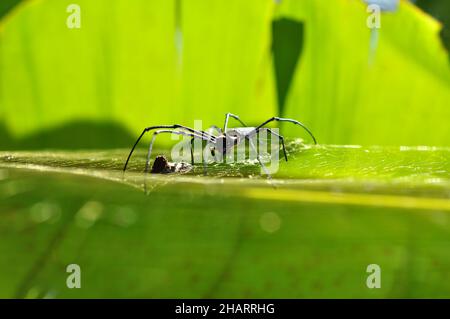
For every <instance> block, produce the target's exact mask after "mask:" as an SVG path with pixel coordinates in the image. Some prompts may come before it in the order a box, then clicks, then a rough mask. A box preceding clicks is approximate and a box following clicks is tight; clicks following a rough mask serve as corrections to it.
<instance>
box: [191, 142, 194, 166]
mask: <svg viewBox="0 0 450 319" xmlns="http://www.w3.org/2000/svg"><path fill="white" fill-rule="evenodd" d="M191 164H192V165H194V138H191Z"/></svg>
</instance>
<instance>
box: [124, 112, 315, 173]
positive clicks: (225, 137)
mask: <svg viewBox="0 0 450 319" xmlns="http://www.w3.org/2000/svg"><path fill="white" fill-rule="evenodd" d="M230 117H231V118H234V119H235V120H237V121H238V122H239V123H241V124H242V125H243V127H236V128H228V121H229V119H230ZM273 121H278V122H290V123H293V124H296V125H299V126H301V127H302V128H304V129H305V130H306V131H307V132H308V134H309V135H310V136H311V138H312V140H313V141H314V144H317V141H316V138H315V137H314V135H313V134H312V133H311V131H310V130H309V129H308V128H307V127H306V126H305V125H304V124H302V123H300V122H299V121H297V120H293V119H288V118H281V117H271V118H270V119H268V120H266V121H264V122H263V123H261V124H260V125H259V126H256V127H249V126H247V125H246V124H245V123H244V122H243V121H242V120H241V119H240V118H239V116H237V115H234V114H232V113H227V114H225V123H224V126H223V130H222V129H221V128H219V127H217V126H215V125H213V126H212V127H211V128H212V129H215V130H216V131H217V132H218V134H217V135H213V134H211V133H209V132H206V131H202V130H195V129H192V128H190V127H187V126H184V125H180V124H174V125H157V126H150V127H146V128H145V129H144V130H143V131H142V133H141V135H139V137H138V139H137V140H136V142H135V143H134V145H133V148H132V149H131V151H130V154H129V155H128V158H127V160H126V162H125V166H124V167H123V170H124V171H125V170H126V169H127V165H128V162H129V161H130V158H131V155H132V154H133V151H134V149H135V148H136V146H137V145H138V143H139V141H140V140H141V138H142V137H143V136H144V134H145V133H147V132H149V131H152V130H156V131H155V132H154V133H153V137H152V140H151V142H150V146H149V148H148V153H147V161H146V164H145V172H146V173H147V172H148V170H149V167H150V157H151V153H152V148H153V143H154V142H155V139H156V136H158V134H161V133H172V134H177V135H183V136H190V137H191V162H192V164H194V154H193V147H192V143H193V141H194V139H196V138H197V139H201V140H203V141H206V142H208V143H210V144H211V145H212V147H211V155H212V156H215V153H216V152H219V153H221V154H222V155H226V154H227V153H228V152H229V151H231V149H233V147H235V146H236V145H238V144H240V143H241V142H242V141H245V140H248V141H249V144H250V147H251V148H252V149H253V150H254V151H256V148H255V145H254V144H253V142H252V140H251V139H250V138H251V137H252V136H254V135H255V134H257V133H258V132H260V131H261V130H267V131H268V132H269V133H271V134H272V135H273V136H276V137H278V138H279V140H280V141H281V145H282V148H283V154H284V158H285V160H286V161H287V160H288V158H287V155H286V147H285V145H284V137H283V136H281V135H279V134H277V133H276V132H274V131H273V130H271V129H270V128H267V127H264V126H265V125H267V124H269V123H270V122H273ZM257 160H258V162H259V164H260V165H261V166H262V167H263V169H264V168H265V167H264V164H263V163H262V161H261V159H260V157H259V155H257ZM268 175H269V174H268ZM269 176H270V175H269Z"/></svg>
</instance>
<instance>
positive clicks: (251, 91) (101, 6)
mask: <svg viewBox="0 0 450 319" xmlns="http://www.w3.org/2000/svg"><path fill="white" fill-rule="evenodd" d="M70 3H72V1H68V0H64V1H60V0H57V1H54V0H53V1H52V0H48V1H39V2H29V3H27V4H26V5H24V6H23V7H22V8H21V10H18V11H17V12H16V13H15V15H14V17H12V18H11V19H7V20H6V21H5V22H4V23H3V24H0V30H1V31H0V32H1V33H0V69H1V70H2V72H1V73H0V105H1V106H2V107H1V110H0V119H1V120H2V121H3V123H4V125H5V126H6V131H7V132H9V134H10V136H11V138H12V139H14V138H15V139H17V138H25V137H27V136H29V135H30V134H32V133H35V132H39V131H41V130H43V129H48V128H55V127H59V126H61V125H62V124H67V123H70V122H73V121H89V122H109V123H117V124H118V125H120V126H125V127H126V128H127V129H129V131H130V132H133V135H135V134H137V132H138V131H140V130H142V129H143V128H144V127H146V126H148V125H152V124H153V125H156V124H161V123H165V124H173V123H177V122H180V123H184V124H187V125H190V126H192V125H193V124H194V123H193V120H194V119H202V120H203V121H204V124H203V125H204V127H206V126H208V125H211V124H213V123H214V124H219V125H221V124H222V123H223V120H224V114H225V113H226V112H236V113H239V114H241V116H243V117H246V118H249V119H251V121H254V122H258V121H263V120H265V119H266V118H267V117H268V116H271V115H273V114H275V110H276V103H275V97H274V90H273V88H272V85H271V84H272V83H271V82H270V81H269V80H268V79H269V77H267V76H266V74H267V73H268V72H270V67H271V63H270V59H269V58H270V56H269V55H268V52H269V51H268V50H269V47H270V37H269V32H270V19H271V15H272V11H273V3H272V2H270V1H258V0H252V1H240V0H234V1H220V2H204V1H189V2H185V1H156V0H154V1H147V0H145V1H144V0H141V1H133V2H132V3H130V2H129V1H124V0H123V1H122V0H120V1H106V0H105V1H78V2H77V4H79V6H80V8H81V28H80V29H69V28H68V27H67V26H66V19H67V17H68V16H69V13H67V12H66V8H67V6H68V5H69V4H70ZM177 6H178V7H177ZM237 74H239V76H238V77H236V75H237ZM256 108H257V109H258V112H257V113H255V112H254V111H253V110H255V109H256ZM24 114H26V116H23V115H24ZM106 137H107V135H106ZM69 138H71V137H69V136H67V139H69ZM66 144H68V143H66ZM44 146H45V144H44ZM62 146H63V145H60V147H62Z"/></svg>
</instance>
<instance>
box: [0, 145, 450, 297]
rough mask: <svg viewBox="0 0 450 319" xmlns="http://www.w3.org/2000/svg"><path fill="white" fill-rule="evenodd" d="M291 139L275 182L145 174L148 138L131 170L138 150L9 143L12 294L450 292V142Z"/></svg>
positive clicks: (233, 172)
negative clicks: (69, 282)
mask: <svg viewBox="0 0 450 319" xmlns="http://www.w3.org/2000/svg"><path fill="white" fill-rule="evenodd" d="M288 151H289V162H287V163H286V162H283V161H280V171H279V172H278V173H277V174H275V175H274V178H273V181H272V183H270V182H269V180H268V179H267V178H266V177H259V173H260V169H259V166H258V165H255V164H250V163H247V164H241V165H235V166H229V165H227V166H224V165H212V166H210V167H209V168H208V174H209V177H205V176H203V168H202V165H199V166H200V167H198V168H197V167H196V168H195V169H194V170H193V171H191V172H190V173H189V174H169V175H160V174H157V175H154V174H149V175H147V176H144V175H143V174H141V173H140V171H141V170H142V169H143V164H144V161H145V155H144V154H143V153H144V151H143V150H142V151H140V152H138V154H137V155H136V156H134V157H133V161H132V163H131V164H132V165H131V170H130V171H128V172H127V173H126V174H125V175H123V173H122V171H121V169H122V165H123V161H124V155H126V150H110V151H101V152H92V151H89V152H80V151H77V152H2V153H0V196H1V198H0V208H1V209H0V211H1V212H2V214H1V215H0V232H1V233H2V240H1V241H0V252H1V253H2V256H3V258H2V259H1V261H0V270H1V271H0V281H1V282H2V288H1V289H0V295H1V296H2V297H30V298H36V297H48V298H63V297H112V298H114V297H127V298H129V297H136V298H140V297H143V298H144V297H145V298H148V297H158V298H161V297H176V298H180V297H190V298H198V297H230V296H233V297H236V298H238V297H255V298H259V297H264V298H271V297H274V298H275V297H283V298H287V297H290V298H300V297H322V298H333V297H340V298H342V297H359V298H374V297H376V298H380V297H398V298H406V297H415V298H417V297H420V298H424V297H426V298H433V297H447V298H448V297H449V284H448V280H445V278H446V276H447V271H446V269H449V267H450V255H449V252H448V249H447V247H448V234H449V231H450V219H449V216H448V212H449V211H450V201H449V200H448V198H449V197H450V175H449V167H450V163H449V160H448V159H449V158H450V156H449V152H450V150H449V149H446V148H424V147H422V148H421V147H418V148H417V147H415V148H405V147H403V148H381V147H370V148H363V147H354V146H353V147H342V146H317V147H306V146H304V145H302V144H298V143H294V142H291V143H289V149H288ZM157 153H161V152H159V151H158V152H157ZM232 176H235V177H234V178H233V177H232ZM239 176H240V177H241V178H239ZM247 176H252V178H249V177H247ZM236 177H237V178H236ZM242 177H244V178H242ZM144 185H145V188H144ZM274 186H275V187H274ZM24 252H26V253H24ZM72 263H76V264H78V265H80V267H81V274H82V277H81V278H82V288H81V289H68V288H67V287H66V284H65V283H66V279H67V276H68V274H67V273H66V272H65V267H66V266H67V265H69V264H72ZM372 263H376V264H379V265H380V266H381V269H382V287H383V289H373V290H372V289H368V288H367V287H366V285H365V280H366V278H367V275H368V274H367V273H366V267H367V265H369V264H372Z"/></svg>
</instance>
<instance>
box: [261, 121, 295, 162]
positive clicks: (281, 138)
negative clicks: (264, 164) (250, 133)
mask: <svg viewBox="0 0 450 319" xmlns="http://www.w3.org/2000/svg"><path fill="white" fill-rule="evenodd" d="M263 129H264V130H267V131H268V132H269V133H270V134H272V135H275V136H276V137H278V139H279V140H280V141H281V147H282V148H283V154H284V159H285V160H286V162H287V161H288V158H287V155H286V147H285V146H284V136H282V135H280V134H278V133H275V132H274V131H273V130H271V129H270V128H265V127H264V128H259V129H258V130H256V132H257V133H258V132H259V131H261V130H263Z"/></svg>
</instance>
